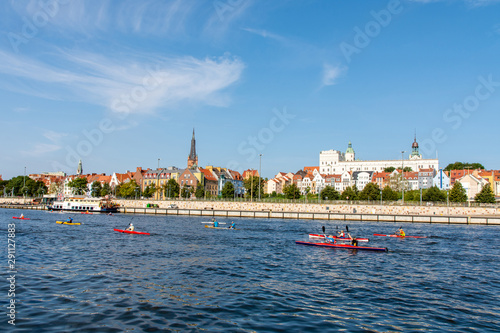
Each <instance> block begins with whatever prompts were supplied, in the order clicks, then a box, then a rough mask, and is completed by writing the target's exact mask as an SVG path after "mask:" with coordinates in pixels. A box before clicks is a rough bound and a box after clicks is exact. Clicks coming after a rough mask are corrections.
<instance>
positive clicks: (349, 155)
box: [345, 141, 355, 162]
mask: <svg viewBox="0 0 500 333" xmlns="http://www.w3.org/2000/svg"><path fill="white" fill-rule="evenodd" d="M354 157H355V155H354V149H352V143H351V141H349V145H348V146H347V150H346V151H345V160H346V161H347V162H352V161H354Z"/></svg>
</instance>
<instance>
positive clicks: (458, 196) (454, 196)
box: [449, 182, 467, 202]
mask: <svg viewBox="0 0 500 333" xmlns="http://www.w3.org/2000/svg"><path fill="white" fill-rule="evenodd" d="M449 199H450V201H451V202H466V201H467V192H466V191H465V188H464V187H463V186H462V183H460V182H455V184H453V187H452V188H451V190H450V197H449Z"/></svg>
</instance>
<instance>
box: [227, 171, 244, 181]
mask: <svg viewBox="0 0 500 333" xmlns="http://www.w3.org/2000/svg"><path fill="white" fill-rule="evenodd" d="M228 171H229V172H230V173H231V176H233V179H234V180H243V177H241V174H240V173H239V172H238V171H234V170H229V169H228Z"/></svg>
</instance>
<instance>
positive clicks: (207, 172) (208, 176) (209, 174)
mask: <svg viewBox="0 0 500 333" xmlns="http://www.w3.org/2000/svg"><path fill="white" fill-rule="evenodd" d="M199 169H200V171H201V172H202V173H203V176H204V177H205V179H206V180H213V181H217V178H216V177H215V176H214V174H213V173H212V172H211V171H210V170H208V169H203V168H199Z"/></svg>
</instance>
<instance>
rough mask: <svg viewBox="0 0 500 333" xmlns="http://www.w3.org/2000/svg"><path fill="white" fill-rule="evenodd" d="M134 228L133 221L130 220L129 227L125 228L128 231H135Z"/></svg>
mask: <svg viewBox="0 0 500 333" xmlns="http://www.w3.org/2000/svg"><path fill="white" fill-rule="evenodd" d="M134 229H135V227H134V225H133V224H132V222H130V224H129V225H128V227H127V229H125V230H127V231H134Z"/></svg>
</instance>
